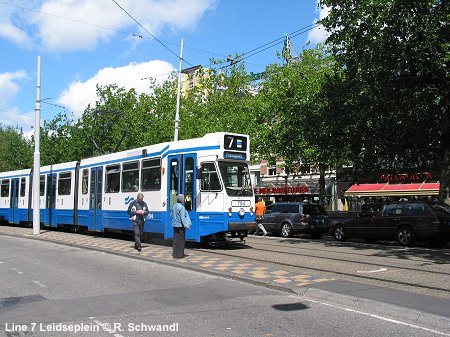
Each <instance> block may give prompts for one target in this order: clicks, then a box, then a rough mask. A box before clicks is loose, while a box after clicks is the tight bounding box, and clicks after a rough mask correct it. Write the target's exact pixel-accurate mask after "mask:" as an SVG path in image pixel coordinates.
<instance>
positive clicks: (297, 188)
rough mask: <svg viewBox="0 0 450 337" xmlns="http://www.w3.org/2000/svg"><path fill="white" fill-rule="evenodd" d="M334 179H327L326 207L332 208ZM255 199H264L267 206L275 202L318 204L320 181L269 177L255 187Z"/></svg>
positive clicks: (294, 177)
mask: <svg viewBox="0 0 450 337" xmlns="http://www.w3.org/2000/svg"><path fill="white" fill-rule="evenodd" d="M334 181H335V180H334V179H330V178H327V179H325V206H326V207H327V206H328V208H331V205H332V201H333V199H334V198H333V186H334ZM254 192H255V197H262V198H263V199H264V200H265V202H266V204H271V203H273V202H289V201H292V202H294V201H302V202H318V201H319V192H320V186H319V180H318V178H316V179H311V178H298V176H289V177H286V176H280V177H267V178H262V180H261V181H260V182H259V183H257V184H256V185H255V187H254Z"/></svg>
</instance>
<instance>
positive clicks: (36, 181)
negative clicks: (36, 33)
mask: <svg viewBox="0 0 450 337" xmlns="http://www.w3.org/2000/svg"><path fill="white" fill-rule="evenodd" d="M40 127H41V56H40V55H38V58H37V85H36V112H35V123H34V164H33V235H39V233H40V227H41V219H40V213H39V212H40V205H39V194H40V193H39V187H40V177H39V176H40V166H41V153H40V149H39V147H40Z"/></svg>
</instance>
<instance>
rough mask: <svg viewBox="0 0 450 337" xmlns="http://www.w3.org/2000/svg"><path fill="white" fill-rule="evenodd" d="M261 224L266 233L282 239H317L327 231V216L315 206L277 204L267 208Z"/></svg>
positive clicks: (300, 203) (306, 204) (319, 207)
mask: <svg viewBox="0 0 450 337" xmlns="http://www.w3.org/2000/svg"><path fill="white" fill-rule="evenodd" d="M262 223H263V225H264V228H265V229H266V230H267V231H268V232H271V233H274V234H281V235H282V236H284V237H292V236H293V235H294V234H310V235H311V236H312V237H313V238H315V239H318V238H320V237H321V236H322V234H323V233H326V232H327V231H328V227H327V226H328V214H327V212H326V211H325V209H324V208H323V206H320V205H317V204H309V203H303V202H277V203H275V204H272V205H270V206H268V207H267V212H266V215H265V216H264V220H263V222H262Z"/></svg>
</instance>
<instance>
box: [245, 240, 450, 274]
mask: <svg viewBox="0 0 450 337" xmlns="http://www.w3.org/2000/svg"><path fill="white" fill-rule="evenodd" d="M264 245H265V246H273V247H283V248H291V249H300V250H306V249H304V248H298V247H289V246H287V247H286V246H282V245H270V244H268V245H267V244H264ZM252 248H253V249H257V250H259V251H265V252H272V253H287V252H283V251H278V250H274V249H266V248H259V247H253V246H252ZM308 250H311V249H308ZM327 253H336V254H340V255H349V254H350V255H357V256H363V257H369V256H368V255H365V254H357V253H349V252H342V251H327ZM289 254H290V255H295V256H307V257H311V258H317V259H323V260H332V261H338V262H349V263H357V262H358V261H355V260H351V259H342V258H335V257H329V256H320V255H317V254H308V253H292V252H289ZM370 257H373V256H370ZM376 258H383V259H386V258H387V257H386V256H380V257H378V256H377V257H376ZM415 261H416V262H421V260H418V259H417V260H415ZM364 264H366V265H372V266H376V267H386V268H396V269H400V270H409V271H415V272H424V273H430V274H440V275H445V276H450V272H441V271H435V270H426V269H419V268H412V267H405V266H399V265H392V264H385V263H383V264H382V263H375V262H366V261H365V262H364Z"/></svg>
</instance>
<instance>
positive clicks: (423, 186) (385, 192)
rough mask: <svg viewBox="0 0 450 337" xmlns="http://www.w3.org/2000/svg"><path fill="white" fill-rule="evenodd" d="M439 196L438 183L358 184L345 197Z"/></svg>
mask: <svg viewBox="0 0 450 337" xmlns="http://www.w3.org/2000/svg"><path fill="white" fill-rule="evenodd" d="M438 194H439V183H425V182H424V183H419V184H389V183H383V184H359V185H353V186H351V187H350V188H349V189H348V190H347V191H346V192H345V193H344V195H345V196H365V197H393V196H414V195H417V196H428V195H438Z"/></svg>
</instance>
